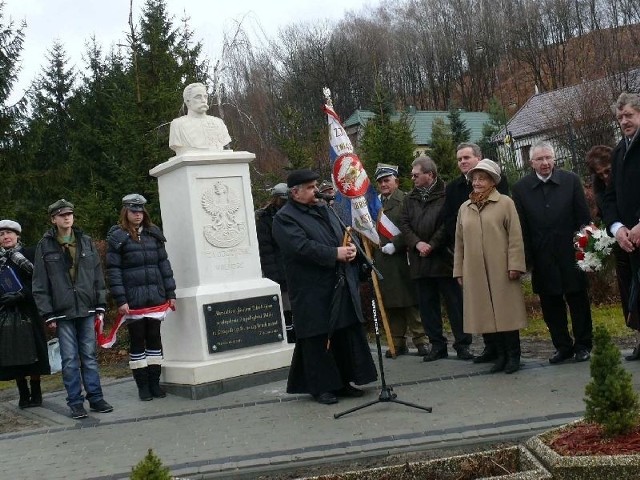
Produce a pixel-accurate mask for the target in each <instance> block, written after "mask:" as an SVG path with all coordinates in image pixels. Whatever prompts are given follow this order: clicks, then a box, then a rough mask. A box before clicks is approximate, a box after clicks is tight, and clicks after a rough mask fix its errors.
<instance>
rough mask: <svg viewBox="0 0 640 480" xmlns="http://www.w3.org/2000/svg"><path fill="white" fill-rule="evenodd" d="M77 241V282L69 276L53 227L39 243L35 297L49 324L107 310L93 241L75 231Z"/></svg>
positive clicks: (100, 268)
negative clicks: (97, 310) (98, 310)
mask: <svg viewBox="0 0 640 480" xmlns="http://www.w3.org/2000/svg"><path fill="white" fill-rule="evenodd" d="M73 232H74V235H75V238H76V258H75V261H74V265H76V277H75V282H72V280H71V275H70V274H69V266H68V264H67V261H66V260H65V258H64V252H63V249H62V246H60V244H59V243H58V241H57V239H56V236H57V230H56V229H55V228H52V229H51V230H49V231H48V232H47V233H45V234H44V237H42V239H41V240H40V242H39V243H38V246H37V247H36V255H35V261H34V263H33V284H32V287H33V298H34V299H35V301H36V306H37V307H38V311H39V312H40V315H41V316H43V317H44V318H45V319H46V321H47V322H50V321H57V320H62V319H72V318H83V317H88V316H89V315H92V314H94V313H95V312H96V309H100V310H102V311H104V309H105V306H106V290H105V286H104V276H103V274H102V265H101V264H100V256H99V254H98V251H97V250H96V248H95V246H94V245H93V242H92V240H91V238H90V237H89V236H87V235H85V234H83V233H82V231H80V230H79V229H76V228H74V229H73Z"/></svg>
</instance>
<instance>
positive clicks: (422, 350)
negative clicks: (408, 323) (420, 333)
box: [416, 343, 429, 357]
mask: <svg viewBox="0 0 640 480" xmlns="http://www.w3.org/2000/svg"><path fill="white" fill-rule="evenodd" d="M416 348H417V349H418V351H417V352H416V357H424V356H425V355H429V347H427V346H426V345H425V344H424V343H421V344H420V345H416Z"/></svg>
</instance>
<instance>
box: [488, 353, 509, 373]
mask: <svg viewBox="0 0 640 480" xmlns="http://www.w3.org/2000/svg"><path fill="white" fill-rule="evenodd" d="M506 366H507V357H506V356H505V355H498V356H497V357H496V362H495V363H494V364H493V367H491V368H490V369H489V373H498V372H502V371H503V370H504V369H505V367H506Z"/></svg>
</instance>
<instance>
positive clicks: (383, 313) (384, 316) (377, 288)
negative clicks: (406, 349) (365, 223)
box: [362, 235, 396, 358]
mask: <svg viewBox="0 0 640 480" xmlns="http://www.w3.org/2000/svg"><path fill="white" fill-rule="evenodd" d="M362 240H363V241H364V251H365V252H366V254H367V257H369V258H373V256H372V255H371V240H369V239H368V238H367V237H365V236H364V235H363V236H362ZM371 279H372V280H373V290H374V291H375V295H376V299H377V300H378V307H379V309H380V316H381V317H382V326H383V328H384V333H385V335H386V337H387V345H388V346H389V351H390V352H391V356H392V357H393V358H395V357H396V346H395V345H394V344H393V337H392V336H391V328H390V327H389V319H388V318H387V310H386V309H385V308H384V302H383V301H382V293H381V292H380V284H379V283H378V276H377V275H376V273H375V272H374V271H371Z"/></svg>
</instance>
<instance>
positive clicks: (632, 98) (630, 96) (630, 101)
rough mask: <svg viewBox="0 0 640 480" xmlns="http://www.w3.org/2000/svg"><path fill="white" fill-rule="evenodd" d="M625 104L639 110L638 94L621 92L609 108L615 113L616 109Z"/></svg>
mask: <svg viewBox="0 0 640 480" xmlns="http://www.w3.org/2000/svg"><path fill="white" fill-rule="evenodd" d="M626 105H629V106H630V107H631V108H633V109H634V110H635V111H637V112H640V95H638V94H637V93H629V92H622V93H621V94H620V96H619V97H618V100H616V103H614V104H613V105H612V106H611V109H612V110H613V113H616V110H622V109H623V108H624V107H625V106H626Z"/></svg>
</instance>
